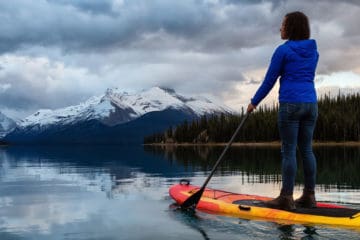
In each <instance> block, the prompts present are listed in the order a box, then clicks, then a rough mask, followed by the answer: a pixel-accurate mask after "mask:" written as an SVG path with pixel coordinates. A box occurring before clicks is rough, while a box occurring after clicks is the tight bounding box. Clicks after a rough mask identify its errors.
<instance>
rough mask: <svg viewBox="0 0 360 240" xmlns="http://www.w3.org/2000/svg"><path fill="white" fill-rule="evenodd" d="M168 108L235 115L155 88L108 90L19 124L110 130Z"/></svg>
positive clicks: (20, 125)
mask: <svg viewBox="0 0 360 240" xmlns="http://www.w3.org/2000/svg"><path fill="white" fill-rule="evenodd" d="M168 108H173V109H181V110H184V111H189V112H191V113H192V114H195V115H198V116H201V115H203V114H212V113H221V112H228V113H230V112H232V110H231V109H230V108H228V107H226V106H221V105H219V104H215V103H213V102H211V101H210V100H208V99H206V98H200V97H197V98H194V97H185V96H181V95H178V94H177V93H176V92H175V91H174V90H172V89H166V88H160V87H153V88H150V89H149V90H146V91H142V92H140V93H136V94H129V93H127V92H122V91H120V90H119V89H117V88H115V89H108V90H107V91H106V93H105V94H103V95H101V96H96V97H92V98H90V99H89V100H88V101H86V102H84V103H80V104H79V105H76V106H70V107H66V108H61V109H57V110H49V109H44V110H39V111H37V112H36V113H34V114H33V115H31V116H28V117H27V118H25V119H24V120H22V121H21V122H20V123H19V127H21V128H31V127H33V126H37V127H40V128H41V127H47V126H49V125H53V124H57V125H59V124H61V125H67V124H75V123H78V122H83V121H89V120H93V119H96V120H99V121H101V122H102V123H103V124H105V125H108V126H115V125H118V124H122V123H126V122H129V121H132V120H134V119H136V118H139V117H141V116H143V115H145V114H146V113H149V112H155V111H163V110H165V109H168Z"/></svg>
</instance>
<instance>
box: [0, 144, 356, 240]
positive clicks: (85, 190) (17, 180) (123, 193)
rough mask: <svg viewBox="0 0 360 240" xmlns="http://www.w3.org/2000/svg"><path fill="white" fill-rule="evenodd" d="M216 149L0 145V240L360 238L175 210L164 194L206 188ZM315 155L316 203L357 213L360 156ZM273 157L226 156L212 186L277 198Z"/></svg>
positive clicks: (251, 152)
mask: <svg viewBox="0 0 360 240" xmlns="http://www.w3.org/2000/svg"><path fill="white" fill-rule="evenodd" d="M222 150H223V148H222V147H213V148H205V147H202V148H200V147H197V148H195V147H178V148H167V149H164V148H160V147H142V146H139V147H118V146H113V147H103V146H91V147H1V148H0V239H1V240H5V239H104V240H105V239H106V240H109V239H160V240H161V239H360V230H352V229H342V228H336V227H326V226H312V227H307V226H303V225H300V224H299V225H280V224H277V223H271V222H263V221H248V220H242V219H238V218H232V217H225V216H217V215H209V214H206V213H201V212H196V214H195V215H193V214H189V213H184V212H181V211H179V210H177V209H176V208H174V207H173V200H172V199H171V198H170V197H169V195H168V188H169V187H170V186H171V185H172V184H175V183H178V182H179V180H180V179H182V178H188V179H190V180H191V183H193V184H198V185H202V184H203V182H204V180H205V179H206V177H207V174H209V171H210V170H211V168H212V166H213V164H214V163H215V161H216V160H217V158H218V156H219V155H220V153H221V151H222ZM315 151H316V156H317V158H318V185H317V189H316V190H317V198H318V200H321V201H330V202H337V203H341V204H344V205H348V206H350V207H354V208H360V174H359V169H360V148H353V147H352V148H351V147H348V148H343V147H338V148H334V147H331V148H316V149H315ZM279 159H280V153H279V149H278V148H249V147H248V148H244V147H243V148H240V147H237V148H232V149H231V150H230V151H229V153H228V155H227V156H226V159H225V161H224V162H223V163H222V164H221V166H220V167H219V170H218V172H217V173H216V174H215V175H214V177H213V178H212V179H211V181H210V183H209V185H208V186H209V187H212V188H220V189H224V190H227V191H233V192H243V193H252V194H259V195H267V196H274V197H275V196H276V195H277V194H278V192H279V189H280V184H281V176H280V160H279ZM300 170H301V166H300V167H299V172H300ZM296 181H297V185H296V189H295V196H298V195H300V193H301V189H302V185H301V183H302V178H301V174H299V175H298V177H297V180H296Z"/></svg>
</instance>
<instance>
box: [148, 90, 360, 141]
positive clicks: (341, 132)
mask: <svg viewBox="0 0 360 240" xmlns="http://www.w3.org/2000/svg"><path fill="white" fill-rule="evenodd" d="M277 111H278V106H277V105H274V106H271V107H268V106H259V107H258V108H257V110H256V111H254V112H253V113H252V114H251V115H250V117H249V118H248V120H247V122H246V123H245V125H244V127H243V129H242V130H241V131H240V133H239V135H238V136H237V137H236V140H235V141H236V142H267V141H277V140H279V134H278V129H277V127H278V126H277ZM244 113H245V110H244V109H243V110H242V113H241V114H239V115H225V114H222V115H213V116H203V117H201V118H200V119H197V120H194V121H192V122H188V121H185V122H183V123H182V124H180V125H178V126H174V127H170V128H169V129H168V130H167V131H166V132H164V133H158V134H154V135H152V136H148V137H146V138H145V139H144V142H145V143H161V142H168V143H173V142H176V143H206V142H227V141H228V140H229V139H230V138H231V136H232V134H233V133H234V132H235V129H236V127H237V126H238V124H239V122H240V120H241V118H242V116H243V114H244ZM314 140H316V141H337V142H341V141H360V94H353V95H346V96H345V95H342V94H340V93H339V94H338V96H337V97H336V98H330V97H329V96H326V95H325V96H324V97H322V98H321V99H319V118H318V121H317V125H316V129H315V133H314Z"/></svg>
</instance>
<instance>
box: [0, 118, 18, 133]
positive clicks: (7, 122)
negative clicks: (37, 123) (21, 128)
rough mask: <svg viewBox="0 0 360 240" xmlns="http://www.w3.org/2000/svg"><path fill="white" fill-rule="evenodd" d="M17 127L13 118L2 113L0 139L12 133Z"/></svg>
mask: <svg viewBox="0 0 360 240" xmlns="http://www.w3.org/2000/svg"><path fill="white" fill-rule="evenodd" d="M15 126H16V123H15V121H14V120H12V119H11V118H9V117H7V116H6V115H5V114H3V113H1V112H0V137H3V136H4V135H5V134H6V133H7V132H9V131H11V130H12V129H13V128H14V127H15Z"/></svg>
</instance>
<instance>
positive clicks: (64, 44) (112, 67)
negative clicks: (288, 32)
mask: <svg viewBox="0 0 360 240" xmlns="http://www.w3.org/2000/svg"><path fill="white" fill-rule="evenodd" d="M296 10H300V11H303V12H304V13H305V14H307V15H308V17H309V19H310V23H311V38H314V39H316V40H317V43H318V49H319V53H320V61H319V65H318V69H317V77H316V86H317V87H318V88H320V87H326V86H339V87H352V88H354V87H360V27H359V24H360V1H356V0H353V1H351V0H349V1H332V0H302V1H297V0H293V1H290V0H289V1H286V0H273V1H265V0H264V1H261V0H243V1H242V0H238V1H236V0H36V1H29V0H11V1H5V0H4V1H0V111H2V112H3V113H5V114H7V115H8V116H10V117H15V118H21V117H25V116H27V115H28V114H31V113H33V112H35V111H36V110H38V109H40V108H50V109H55V108H60V107H65V106H69V105H73V104H78V103H80V102H81V101H84V100H86V99H87V98H89V97H91V96H94V95H100V94H102V93H104V92H105V90H106V89H107V88H113V87H118V88H119V89H123V90H124V91H128V92H135V91H140V90H142V89H147V88H150V87H153V86H164V87H169V88H173V89H175V90H176V91H177V92H178V93H180V94H185V95H187V94H189V95H207V96H211V97H214V98H216V99H218V100H220V101H223V102H224V103H225V104H227V105H228V106H230V107H232V108H234V109H240V107H241V106H243V105H245V104H247V103H248V102H249V100H250V98H251V97H252V95H253V94H254V92H255V91H256V89H257V87H258V86H259V84H260V83H261V81H262V80H263V77H264V75H265V72H266V69H267V66H268V63H269V60H270V58H271V55H272V53H273V51H274V49H275V48H276V47H277V46H278V45H279V44H282V43H283V41H282V40H281V39H280V36H279V28H280V25H281V21H282V18H283V16H284V15H285V14H286V13H288V12H291V11H296ZM276 97H277V91H276V89H274V91H272V93H271V94H270V96H269V97H268V98H267V100H266V101H268V102H269V101H273V99H276ZM266 101H265V102H266Z"/></svg>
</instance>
